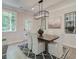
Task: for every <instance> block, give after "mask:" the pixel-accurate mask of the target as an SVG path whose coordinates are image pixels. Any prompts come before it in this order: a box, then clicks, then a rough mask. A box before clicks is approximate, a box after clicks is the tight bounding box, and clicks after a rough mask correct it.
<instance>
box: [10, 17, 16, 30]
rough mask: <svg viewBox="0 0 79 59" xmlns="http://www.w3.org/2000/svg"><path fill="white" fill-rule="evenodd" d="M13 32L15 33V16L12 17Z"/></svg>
mask: <svg viewBox="0 0 79 59" xmlns="http://www.w3.org/2000/svg"><path fill="white" fill-rule="evenodd" d="M11 30H12V31H15V16H12V18H11Z"/></svg>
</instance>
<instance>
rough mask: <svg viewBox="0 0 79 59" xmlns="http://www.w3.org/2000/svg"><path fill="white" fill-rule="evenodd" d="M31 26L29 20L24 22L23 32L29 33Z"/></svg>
mask: <svg viewBox="0 0 79 59" xmlns="http://www.w3.org/2000/svg"><path fill="white" fill-rule="evenodd" d="M31 26H32V22H31V21H30V20H25V30H26V31H30V30H31Z"/></svg>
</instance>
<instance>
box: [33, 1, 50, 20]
mask: <svg viewBox="0 0 79 59" xmlns="http://www.w3.org/2000/svg"><path fill="white" fill-rule="evenodd" d="M38 4H39V11H38V12H37V13H35V14H34V18H35V19H36V20H39V19H41V20H44V19H46V17H48V16H49V12H48V11H46V10H44V8H43V0H40V1H38Z"/></svg>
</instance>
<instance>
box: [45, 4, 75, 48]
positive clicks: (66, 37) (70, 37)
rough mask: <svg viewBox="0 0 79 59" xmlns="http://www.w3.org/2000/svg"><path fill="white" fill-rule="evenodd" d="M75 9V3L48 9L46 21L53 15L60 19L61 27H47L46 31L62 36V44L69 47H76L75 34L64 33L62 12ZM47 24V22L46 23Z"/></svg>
mask: <svg viewBox="0 0 79 59" xmlns="http://www.w3.org/2000/svg"><path fill="white" fill-rule="evenodd" d="M72 11H76V5H75V4H74V3H72V4H67V5H63V6H61V7H58V8H55V9H53V8H52V9H51V10H49V12H50V16H49V19H48V20H47V21H50V20H52V19H53V17H60V19H61V28H60V29H47V30H46V31H47V33H49V34H52V35H54V34H56V35H59V36H60V37H61V36H63V39H62V40H61V41H62V43H63V44H65V45H68V46H70V47H74V48H75V47H76V35H75V34H66V33H65V29H64V22H65V21H64V14H65V13H68V12H72ZM52 22H53V21H52ZM47 24H48V23H47Z"/></svg>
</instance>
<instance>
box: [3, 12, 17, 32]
mask: <svg viewBox="0 0 79 59" xmlns="http://www.w3.org/2000/svg"><path fill="white" fill-rule="evenodd" d="M15 30H16V14H15V12H6V11H3V12H2V32H10V31H11V32H14V31H15Z"/></svg>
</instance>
